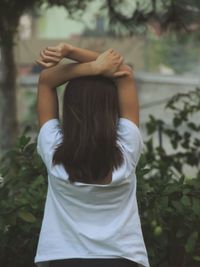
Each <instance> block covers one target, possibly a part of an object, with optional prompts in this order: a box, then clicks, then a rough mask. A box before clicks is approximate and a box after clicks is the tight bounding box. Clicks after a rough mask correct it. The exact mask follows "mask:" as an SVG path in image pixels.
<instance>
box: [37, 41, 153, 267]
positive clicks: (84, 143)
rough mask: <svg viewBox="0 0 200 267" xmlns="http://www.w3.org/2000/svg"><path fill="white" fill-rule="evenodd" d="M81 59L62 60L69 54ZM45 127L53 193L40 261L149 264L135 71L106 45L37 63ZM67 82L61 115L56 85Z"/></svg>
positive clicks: (93, 266)
mask: <svg viewBox="0 0 200 267" xmlns="http://www.w3.org/2000/svg"><path fill="white" fill-rule="evenodd" d="M64 57H67V58H70V59H72V60H75V61H77V62H79V63H71V64H59V62H60V61H61V60H62V59H63V58H64ZM37 62H38V63H39V64H40V65H41V66H43V67H44V68H46V69H44V70H43V71H42V72H41V74H40V78H39V83H38V100H37V105H38V118H39V125H40V127H41V129H40V132H39V135H38V146H37V150H38V153H39V155H40V156H41V158H42V160H43V161H44V163H45V165H46V168H47V171H48V192H47V198H46V203H45V211H44V217H43V222H42V227H41V232H40V237H39V242H38V247H37V253H36V256H35V263H36V264H37V265H38V266H49V267H67V266H69V267H107V266H109V267H110V266H111V267H128V266H130V267H133V266H145V267H149V263H148V257H147V252H146V248H145V244H144V240H143V236H142V231H141V225H140V219H139V214H138V207H137V199H136V176H135V169H136V166H137V162H138V160H139V157H140V153H141V150H142V146H143V142H142V138H141V135H140V131H139V129H138V124H139V112H138V100H137V93H136V88H135V83H134V81H133V78H132V76H133V74H132V72H131V70H130V68H129V67H128V66H125V65H123V58H122V57H121V56H120V55H119V54H118V53H116V52H115V51H113V50H112V49H109V50H108V51H106V52H104V53H102V54H100V55H99V54H97V53H95V52H92V51H89V50H86V49H81V48H76V47H73V46H71V45H68V44H59V45H58V46H55V47H48V48H46V49H45V50H44V51H43V52H41V59H39V60H38V61H37ZM67 81H68V84H67V86H66V89H65V94H64V101H63V122H62V124H61V123H60V121H59V114H58V113H59V112H58V110H59V109H58V98H57V92H56V87H58V86H59V85H61V84H64V83H66V82H67Z"/></svg>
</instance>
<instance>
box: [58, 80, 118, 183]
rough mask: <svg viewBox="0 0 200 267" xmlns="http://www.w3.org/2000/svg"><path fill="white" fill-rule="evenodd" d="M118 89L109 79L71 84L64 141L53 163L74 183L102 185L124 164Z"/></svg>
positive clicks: (66, 95)
mask: <svg viewBox="0 0 200 267" xmlns="http://www.w3.org/2000/svg"><path fill="white" fill-rule="evenodd" d="M118 117H119V104H118V94H117V88H116V86H115V84H114V82H113V81H112V80H111V79H109V78H106V77H101V76H93V77H91V76H90V77H80V78H76V79H73V80H71V81H69V82H68V84H67V86H66V88H65V92H64V101H63V126H62V130H63V140H62V143H61V144H60V145H59V146H58V147H57V148H56V150H55V153H54V156H53V163H54V165H55V164H63V166H64V168H65V170H66V171H67V173H68V174H69V180H70V182H74V181H79V182H83V183H98V182H101V181H102V180H104V179H105V177H107V175H108V174H109V173H110V171H113V169H114V168H117V167H119V166H120V165H121V164H122V161H123V157H122V153H121V151H120V149H119V147H118V146H117V143H116V141H117V120H118Z"/></svg>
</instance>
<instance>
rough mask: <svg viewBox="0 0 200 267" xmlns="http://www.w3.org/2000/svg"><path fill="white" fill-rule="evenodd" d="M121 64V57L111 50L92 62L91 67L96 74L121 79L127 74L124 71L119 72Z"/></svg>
mask: <svg viewBox="0 0 200 267" xmlns="http://www.w3.org/2000/svg"><path fill="white" fill-rule="evenodd" d="M122 63H123V57H122V56H121V55H120V54H118V53H117V52H115V51H114V50H113V49H108V50H107V51H105V52H104V53H102V54H101V55H100V56H98V58H97V59H96V60H95V61H93V63H92V66H93V68H94V69H95V71H96V72H97V74H102V75H104V76H107V77H111V78H114V77H121V76H124V75H127V74H128V71H127V70H126V69H125V70H124V69H123V70H119V67H120V66H121V65H122Z"/></svg>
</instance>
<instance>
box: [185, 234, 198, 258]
mask: <svg viewBox="0 0 200 267" xmlns="http://www.w3.org/2000/svg"><path fill="white" fill-rule="evenodd" d="M197 239H198V232H193V233H192V234H191V235H190V236H189V238H188V240H187V243H186V245H185V250H186V252H187V253H192V252H193V251H194V249H195V245H196V241H197Z"/></svg>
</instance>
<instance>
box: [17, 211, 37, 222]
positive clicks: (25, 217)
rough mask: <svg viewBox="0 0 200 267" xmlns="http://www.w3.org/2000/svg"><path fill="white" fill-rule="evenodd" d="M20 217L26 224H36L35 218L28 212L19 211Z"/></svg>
mask: <svg viewBox="0 0 200 267" xmlns="http://www.w3.org/2000/svg"><path fill="white" fill-rule="evenodd" d="M18 217H19V218H21V219H22V220H24V221H25V222H30V223H34V222H35V221H36V218H35V216H34V215H33V214H31V213H30V212H27V211H19V212H18Z"/></svg>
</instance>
